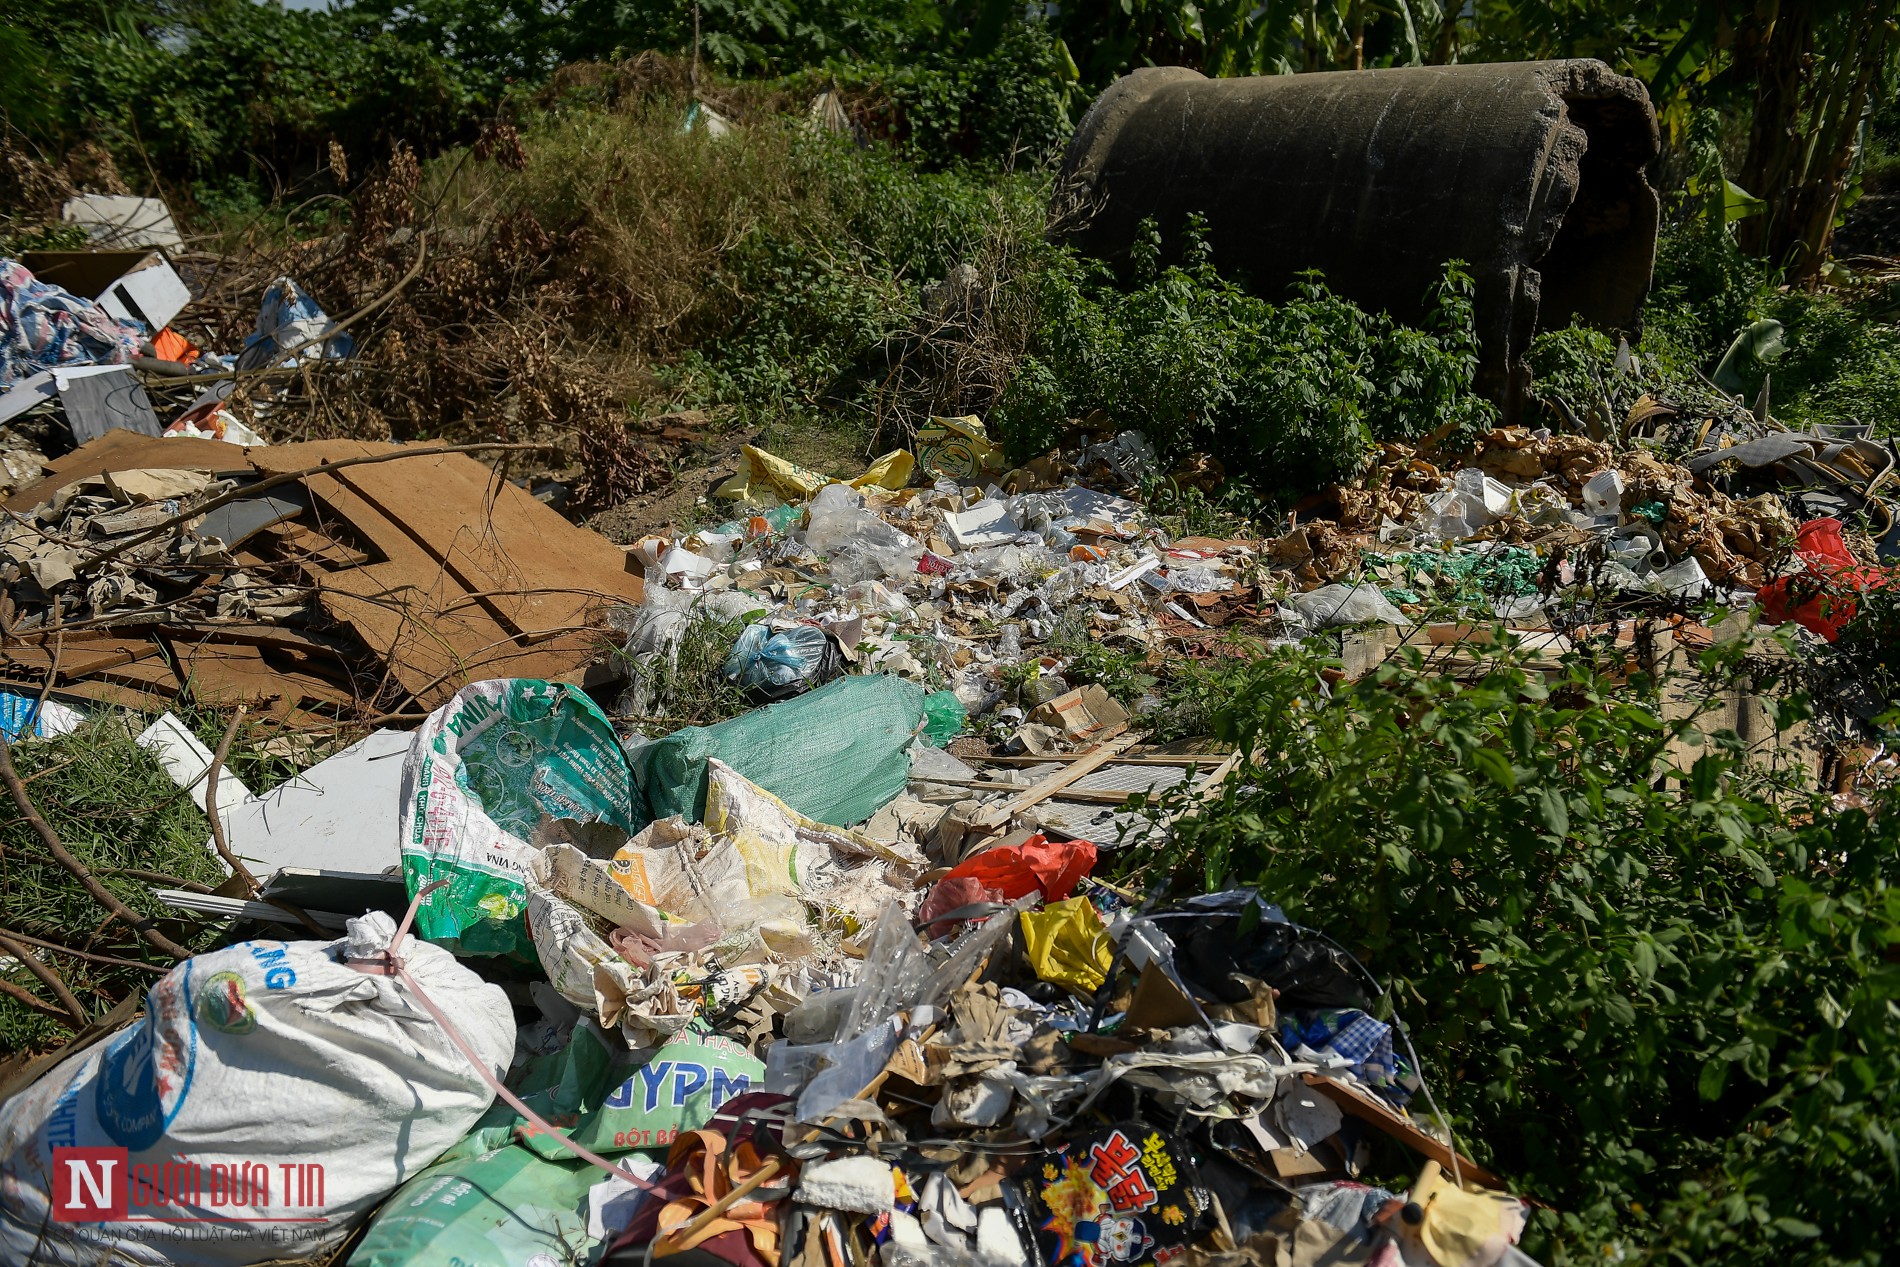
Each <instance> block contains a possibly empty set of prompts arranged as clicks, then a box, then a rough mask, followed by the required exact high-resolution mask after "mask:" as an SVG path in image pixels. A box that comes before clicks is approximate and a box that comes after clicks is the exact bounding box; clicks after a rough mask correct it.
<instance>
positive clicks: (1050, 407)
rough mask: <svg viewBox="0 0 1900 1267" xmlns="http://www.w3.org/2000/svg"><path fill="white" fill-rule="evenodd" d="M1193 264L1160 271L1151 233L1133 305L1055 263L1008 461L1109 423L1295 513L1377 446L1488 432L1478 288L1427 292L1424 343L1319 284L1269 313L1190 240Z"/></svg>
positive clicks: (1356, 468) (1044, 276) (1098, 277)
mask: <svg viewBox="0 0 1900 1267" xmlns="http://www.w3.org/2000/svg"><path fill="white" fill-rule="evenodd" d="M1185 253H1186V256H1187V259H1186V262H1185V263H1183V264H1181V265H1176V266H1171V267H1167V268H1161V267H1159V265H1158V260H1159V257H1160V241H1159V238H1158V236H1157V235H1155V233H1154V232H1153V226H1148V229H1147V236H1146V237H1145V238H1144V239H1143V240H1142V241H1140V242H1138V243H1137V246H1136V250H1135V252H1134V256H1135V259H1134V265H1133V281H1134V285H1133V288H1132V289H1128V290H1123V289H1119V288H1118V287H1116V286H1115V285H1114V284H1113V283H1112V281H1111V280H1110V278H1109V277H1108V275H1107V273H1106V271H1105V270H1103V269H1102V268H1101V267H1100V266H1099V265H1095V264H1091V263H1087V262H1084V261H1082V260H1080V259H1078V258H1076V257H1074V256H1071V255H1068V254H1065V253H1059V252H1058V253H1053V254H1052V255H1050V256H1049V257H1047V258H1046V259H1045V260H1044V261H1043V265H1044V266H1043V267H1042V268H1041V269H1039V270H1038V271H1037V272H1036V273H1034V274H1032V275H1031V276H1030V277H1028V278H1026V279H1025V280H1024V285H1026V286H1028V287H1029V288H1030V289H1031V290H1032V291H1033V293H1034V295H1035V304H1036V311H1037V318H1038V322H1039V324H1038V326H1037V328H1036V330H1035V333H1034V335H1033V337H1032V338H1031V340H1030V345H1029V347H1028V348H1027V350H1026V355H1025V358H1024V360H1023V362H1022V364H1021V366H1020V368H1019V371H1018V373H1017V375H1016V376H1015V377H1014V378H1013V379H1012V381H1011V384H1010V387H1009V389H1008V391H1006V392H1005V394H1004V396H1003V399H1002V401H1001V402H1000V404H999V407H998V410H997V415H996V416H997V421H998V430H999V432H1000V434H1001V435H1003V437H1004V438H1005V439H1006V440H1007V441H1008V442H1009V444H1010V446H1011V448H1012V451H1015V452H1018V453H1022V454H1024V455H1027V454H1029V453H1032V452H1035V451H1037V450H1038V449H1039V448H1040V447H1043V446H1044V445H1046V444H1047V443H1048V442H1049V441H1050V440H1051V439H1052V438H1053V437H1054V436H1055V435H1057V434H1058V433H1059V432H1060V430H1061V427H1062V425H1063V423H1064V421H1065V420H1066V419H1067V418H1070V417H1077V416H1082V415H1085V414H1087V413H1089V412H1090V411H1092V410H1095V409H1100V410H1102V411H1104V413H1106V414H1107V416H1109V417H1111V418H1112V419H1114V421H1115V423H1116V424H1117V425H1118V426H1123V427H1134V428H1138V429H1140V430H1142V431H1144V432H1146V433H1147V434H1148V436H1149V438H1150V439H1151V440H1152V441H1153V442H1154V443H1155V445H1156V447H1157V448H1158V449H1159V450H1161V451H1162V452H1163V453H1164V454H1165V455H1167V456H1169V457H1173V456H1178V455H1180V454H1182V453H1184V452H1185V451H1187V450H1188V449H1190V448H1201V449H1207V450H1210V451H1212V452H1213V453H1214V454H1215V455H1216V456H1218V457H1221V458H1223V459H1231V462H1232V464H1233V465H1235V466H1243V465H1244V466H1249V467H1250V468H1251V469H1253V470H1255V471H1260V472H1262V473H1261V476H1260V483H1259V487H1260V488H1261V489H1262V491H1264V492H1269V493H1271V494H1272V495H1273V496H1275V497H1286V496H1298V495H1300V494H1304V493H1306V492H1310V491H1312V490H1314V489H1317V488H1320V487H1323V486H1325V485H1326V484H1329V483H1337V482H1341V481H1347V480H1351V479H1353V478H1354V477H1356V476H1357V475H1359V474H1360V473H1361V472H1362V471H1364V470H1365V469H1366V467H1367V466H1368V465H1369V463H1370V460H1371V457H1372V454H1373V453H1374V452H1375V451H1376V449H1377V445H1378V442H1380V441H1382V440H1399V439H1408V438H1416V437H1418V436H1422V435H1424V434H1425V433H1427V432H1429V431H1433V430H1436V429H1439V428H1441V427H1443V428H1445V430H1446V433H1447V442H1448V443H1450V444H1452V445H1456V444H1458V443H1460V442H1463V441H1468V440H1470V439H1472V438H1474V437H1475V436H1476V435H1478V434H1480V433H1482V432H1483V431H1484V430H1486V429H1488V428H1489V427H1490V426H1492V425H1494V423H1495V420H1496V416H1497V415H1496V410H1495V409H1494V408H1493V407H1492V405H1491V404H1490V402H1489V401H1487V400H1485V399H1484V398H1483V397H1481V396H1479V395H1478V394H1477V393H1476V391H1475V389H1474V381H1475V377H1476V373H1477V343H1476V337H1475V334H1474V333H1473V327H1472V309H1471V282H1470V279H1469V277H1468V276H1467V275H1466V274H1465V273H1464V272H1463V271H1462V269H1460V268H1459V267H1457V266H1455V265H1454V266H1452V267H1450V268H1448V269H1447V271H1446V274H1445V277H1444V279H1443V281H1442V282H1441V283H1440V285H1439V286H1438V287H1437V289H1436V290H1435V292H1434V296H1433V307H1434V316H1433V318H1432V321H1431V328H1430V329H1427V330H1417V329H1411V328H1407V327H1404V326H1401V325H1398V324H1397V323H1396V322H1394V321H1392V320H1391V319H1390V318H1389V317H1386V316H1383V315H1377V316H1375V315H1373V314H1369V313H1367V312H1365V311H1364V310H1363V309H1361V308H1359V307H1358V306H1356V305H1354V304H1352V303H1350V302H1348V301H1346V300H1344V299H1342V298H1340V297H1339V296H1337V295H1334V294H1333V293H1332V292H1331V291H1329V290H1327V288H1326V286H1325V284H1324V283H1323V281H1322V280H1321V279H1320V278H1319V277H1318V276H1316V275H1310V274H1309V275H1307V276H1305V277H1304V278H1303V279H1302V280H1300V281H1299V282H1298V283H1297V284H1295V286H1294V287H1293V288H1292V290H1291V293H1290V294H1289V296H1288V297H1287V299H1286V300H1285V301H1284V302H1283V303H1281V304H1278V305H1276V304H1272V303H1268V302H1267V301H1265V300H1263V299H1260V298H1258V297H1256V296H1253V295H1250V294H1248V293H1246V292H1245V291H1243V290H1241V289H1240V288H1239V287H1238V286H1237V285H1235V284H1234V283H1233V282H1232V281H1230V280H1228V279H1226V278H1224V277H1222V276H1221V275H1220V273H1219V272H1218V271H1217V270H1216V269H1215V268H1214V267H1213V265H1212V264H1211V263H1210V262H1209V260H1208V253H1207V250H1206V247H1205V244H1204V243H1203V242H1200V241H1199V240H1197V239H1196V238H1195V237H1194V236H1193V235H1192V234H1191V235H1190V239H1189V241H1188V243H1187V246H1186V252H1185Z"/></svg>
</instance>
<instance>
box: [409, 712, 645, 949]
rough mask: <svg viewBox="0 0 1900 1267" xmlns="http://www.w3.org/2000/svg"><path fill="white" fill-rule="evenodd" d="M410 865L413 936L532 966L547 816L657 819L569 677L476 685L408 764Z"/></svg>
mask: <svg viewBox="0 0 1900 1267" xmlns="http://www.w3.org/2000/svg"><path fill="white" fill-rule="evenodd" d="M402 788H403V793H402V832H403V835H402V870H403V879H404V881H405V882H406V883H407V884H408V886H409V894H410V896H411V897H413V896H415V894H416V893H417V892H419V891H420V890H421V889H422V888H423V887H424V886H425V885H427V884H429V883H431V882H433V881H435V880H438V879H446V880H447V881H448V882H449V883H448V886H447V887H446V888H442V889H438V890H436V891H435V892H434V893H431V894H430V895H429V896H428V897H427V898H425V899H424V900H423V903H422V906H421V908H420V909H419V910H418V911H417V912H416V931H417V932H418V933H419V934H421V935H422V936H423V937H426V938H428V939H429V940H430V941H434V942H440V943H441V944H443V945H446V946H447V947H448V948H449V949H450V950H453V951H455V952H456V953H457V954H465V955H513V956H515V957H516V958H521V959H525V960H527V961H529V962H533V961H534V959H535V953H534V943H533V942H532V941H531V940H530V939H529V937H528V932H527V928H526V927H525V926H524V925H523V923H522V919H521V913H522V911H523V910H524V909H525V908H526V906H527V889H526V887H525V885H524V883H523V882H524V879H525V877H526V874H527V870H528V863H529V860H530V859H531V858H532V857H533V856H534V854H535V852H536V851H535V850H534V849H533V848H532V847H531V846H530V845H529V844H528V841H529V840H530V839H531V838H532V837H533V835H534V832H535V828H536V827H537V826H538V825H539V824H540V823H541V822H542V820H544V819H572V820H574V821H577V822H584V823H586V822H602V823H609V824H612V825H613V826H614V827H617V828H619V829H620V830H621V831H624V832H626V833H627V834H628V835H629V836H631V835H633V834H634V833H635V832H637V831H639V830H640V829H641V828H642V827H645V826H646V825H647V823H648V822H650V821H651V819H650V818H649V816H648V815H647V810H646V803H645V801H644V800H643V799H642V798H641V797H640V796H639V795H638V793H637V792H636V791H635V789H634V786H633V775H632V772H631V771H630V770H628V768H627V759H626V755H625V754H624V753H623V752H622V750H621V747H620V742H619V740H617V739H616V738H615V737H614V731H613V726H612V725H610V724H609V723H608V721H607V717H606V714H604V713H602V712H601V711H600V709H599V708H598V707H596V706H595V704H594V701H592V700H590V699H588V698H587V696H586V695H585V694H583V693H582V692H581V690H580V688H578V687H575V686H570V685H568V684H566V683H564V682H542V681H537V680H535V679H532V678H501V679H496V680H493V681H488V682H476V683H474V684H473V685H471V686H468V687H465V688H463V689H462V690H461V691H459V692H458V693H457V694H456V696H455V698H454V699H452V700H450V701H449V702H448V703H447V704H444V705H443V706H442V707H441V708H438V709H436V710H435V712H433V713H431V714H429V717H428V719H427V720H426V721H424V722H423V723H422V728H421V729H420V730H418V731H417V732H416V737H415V741H414V743H413V744H412V746H411V747H410V749H409V758H408V760H407V761H406V762H404V764H403V783H402Z"/></svg>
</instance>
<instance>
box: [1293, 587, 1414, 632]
mask: <svg viewBox="0 0 1900 1267" xmlns="http://www.w3.org/2000/svg"><path fill="white" fill-rule="evenodd" d="M1286 605H1287V606H1288V607H1291V608H1292V609H1293V610H1294V611H1296V612H1298V613H1299V614H1300V616H1301V617H1302V618H1303V619H1304V620H1305V621H1306V622H1307V623H1308V624H1309V625H1311V626H1312V627H1313V628H1315V629H1329V628H1332V627H1334V626H1337V625H1357V624H1361V623H1363V622H1365V621H1368V620H1377V621H1382V622H1384V623H1385V624H1388V625H1409V624H1411V623H1412V622H1411V621H1410V620H1409V619H1407V618H1406V615H1405V613H1404V612H1402V611H1400V610H1399V609H1398V608H1396V607H1394V606H1393V605H1392V603H1391V601H1390V600H1389V599H1387V598H1386V596H1385V595H1384V594H1382V593H1380V592H1379V590H1378V588H1377V587H1376V586H1374V585H1371V584H1370V583H1368V582H1364V581H1361V582H1360V583H1359V584H1357V585H1346V584H1343V583H1340V582H1334V583H1333V584H1331V585H1322V586H1320V587H1319V588H1318V589H1316V590H1312V591H1309V592H1308V593H1305V594H1294V595H1291V596H1289V597H1288V598H1287V599H1286Z"/></svg>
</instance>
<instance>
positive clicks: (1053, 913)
mask: <svg viewBox="0 0 1900 1267" xmlns="http://www.w3.org/2000/svg"><path fill="white" fill-rule="evenodd" d="M1016 919H1017V922H1018V923H1020V924H1021V925H1022V929H1023V958H1025V959H1027V960H1028V961H1029V966H1030V967H1031V968H1033V969H1035V972H1036V975H1037V976H1038V977H1041V978H1042V979H1043V980H1044V981H1048V982H1050V983H1052V984H1055V985H1059V986H1063V987H1065V988H1066V989H1068V990H1070V991H1072V992H1074V993H1075V994H1077V995H1079V996H1081V997H1083V998H1092V997H1093V996H1094V994H1095V992H1096V991H1097V990H1099V989H1101V988H1102V982H1103V981H1105V980H1107V979H1108V970H1109V967H1110V965H1111V964H1112V963H1113V962H1114V959H1115V945H1114V942H1112V941H1111V940H1110V939H1109V936H1108V929H1107V928H1106V927H1105V926H1104V925H1103V924H1102V917H1101V916H1100V915H1098V914H1096V912H1095V907H1094V906H1092V905H1090V903H1089V900H1088V899H1087V898H1082V897H1072V898H1065V899H1063V900H1062V901H1060V902H1051V903H1049V904H1048V905H1047V906H1044V907H1043V908H1042V909H1041V910H1040V911H1024V912H1023V913H1022V914H1021V915H1018V916H1017V917H1016Z"/></svg>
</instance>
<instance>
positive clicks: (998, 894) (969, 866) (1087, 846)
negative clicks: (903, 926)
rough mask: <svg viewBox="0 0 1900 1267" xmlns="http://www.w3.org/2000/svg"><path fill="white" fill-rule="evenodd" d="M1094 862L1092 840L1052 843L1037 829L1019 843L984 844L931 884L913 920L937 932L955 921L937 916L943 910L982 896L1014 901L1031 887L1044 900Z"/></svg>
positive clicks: (1063, 892) (1070, 885)
mask: <svg viewBox="0 0 1900 1267" xmlns="http://www.w3.org/2000/svg"><path fill="white" fill-rule="evenodd" d="M1094 868H1095V846H1094V845H1093V844H1092V843H1090V842H1089V841H1086V840H1069V841H1063V842H1061V843H1057V842H1055V841H1051V840H1048V839H1046V838H1044V837H1042V836H1040V835H1037V836H1031V837H1030V838H1029V839H1028V840H1026V841H1024V842H1023V843H1022V844H1020V845H1006V846H1003V847H1002V848H998V849H989V850H985V851H984V852H982V853H980V854H977V855H976V856H974V857H972V858H967V859H965V860H964V861H962V862H960V863H958V864H957V865H956V866H955V867H952V868H951V869H950V871H949V873H948V874H946V875H945V876H944V877H943V878H942V879H941V880H939V881H937V883H936V884H935V885H933V886H931V890H930V895H929V896H928V897H926V898H925V899H924V904H923V905H922V906H920V907H919V908H918V909H917V922H918V923H920V924H926V925H931V926H932V927H933V928H935V926H936V925H937V924H938V923H939V922H941V923H942V924H943V927H941V928H935V931H936V932H938V933H943V932H946V931H948V929H949V927H950V926H951V924H952V923H953V922H954V921H945V920H942V916H943V915H944V914H945V913H946V912H948V911H954V910H957V909H958V908H960V907H964V906H972V905H976V904H979V903H986V902H1013V901H1015V900H1016V899H1017V898H1020V897H1025V896H1027V895H1029V894H1031V893H1034V894H1038V895H1040V896H1041V897H1042V898H1043V900H1045V901H1049V902H1056V901H1060V900H1062V899H1063V898H1066V897H1068V896H1069V894H1071V893H1073V892H1074V891H1075V886H1076V885H1077V884H1079V883H1080V882H1081V881H1082V878H1083V877H1084V876H1086V875H1088V873H1089V872H1090V871H1092V870H1094Z"/></svg>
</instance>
